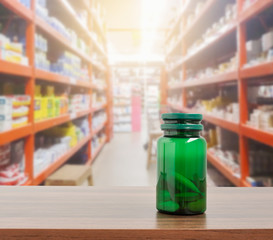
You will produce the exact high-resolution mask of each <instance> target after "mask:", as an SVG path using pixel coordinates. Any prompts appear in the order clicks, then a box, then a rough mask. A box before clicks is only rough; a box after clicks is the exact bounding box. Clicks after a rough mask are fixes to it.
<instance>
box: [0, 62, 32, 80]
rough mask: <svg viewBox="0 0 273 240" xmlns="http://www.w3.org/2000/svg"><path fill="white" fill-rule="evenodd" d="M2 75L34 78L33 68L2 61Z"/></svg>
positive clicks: (0, 69) (0, 65)
mask: <svg viewBox="0 0 273 240" xmlns="http://www.w3.org/2000/svg"><path fill="white" fill-rule="evenodd" d="M0 73H2V74H8V75H14V76H18V77H28V78H29V77H31V76H32V67H29V66H24V65H21V64H17V63H12V62H7V61H3V60H0Z"/></svg>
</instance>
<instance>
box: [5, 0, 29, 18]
mask: <svg viewBox="0 0 273 240" xmlns="http://www.w3.org/2000/svg"><path fill="white" fill-rule="evenodd" d="M0 2H1V3H2V4H3V5H4V6H5V7H6V8H8V9H9V10H11V11H12V12H14V13H15V14H17V15H18V16H20V17H22V18H23V19H25V20H27V21H29V22H30V21H33V18H34V13H33V12H32V11H31V10H30V9H28V8H26V7H25V6H24V5H23V4H21V3H20V2H19V1H14V0H1V1H0Z"/></svg>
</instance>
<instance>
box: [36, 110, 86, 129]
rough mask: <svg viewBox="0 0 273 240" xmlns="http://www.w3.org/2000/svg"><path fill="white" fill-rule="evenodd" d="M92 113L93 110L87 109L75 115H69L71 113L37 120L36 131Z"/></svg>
mask: <svg viewBox="0 0 273 240" xmlns="http://www.w3.org/2000/svg"><path fill="white" fill-rule="evenodd" d="M90 113H91V110H87V111H81V112H78V113H76V114H75V115H73V116H72V115H69V114H65V115H61V116H58V117H55V118H49V119H45V120H41V121H37V122H35V123H34V132H35V133H37V132H40V131H43V130H46V129H48V128H52V127H55V126H58V125H61V124H63V123H66V122H69V121H71V120H74V119H77V118H81V117H83V116H86V115H88V114H90Z"/></svg>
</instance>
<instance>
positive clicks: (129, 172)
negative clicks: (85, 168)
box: [93, 132, 232, 186]
mask: <svg viewBox="0 0 273 240" xmlns="http://www.w3.org/2000/svg"><path fill="white" fill-rule="evenodd" d="M144 143H145V134H144V133H143V132H142V133H115V135H114V138H113V139H112V141H111V142H110V143H109V144H106V146H105V147H104V149H103V151H102V152H101V154H100V155H99V156H98V158H97V159H96V160H95V162H94V164H93V176H94V185H95V186H155V184H156V164H153V165H151V167H150V169H149V170H147V169H146V164H147V157H146V155H147V154H146V151H145V150H144V148H143V144H144ZM207 183H208V186H216V183H217V186H232V185H231V184H230V183H229V182H228V181H227V180H226V179H225V178H224V177H223V176H222V175H221V174H220V173H219V172H218V171H217V170H215V169H214V168H213V167H212V166H211V165H209V166H208V177H207Z"/></svg>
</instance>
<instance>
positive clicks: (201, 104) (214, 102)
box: [193, 96, 239, 123]
mask: <svg viewBox="0 0 273 240" xmlns="http://www.w3.org/2000/svg"><path fill="white" fill-rule="evenodd" d="M193 109H194V110H196V111H201V112H206V113H208V114H212V115H213V116H215V117H219V118H223V119H225V120H227V121H232V122H236V123H237V122H239V104H238V103H236V102H232V101H231V100H230V99H228V98H224V97H221V96H218V97H216V98H212V99H210V100H197V101H196V104H195V106H194V107H193Z"/></svg>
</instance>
